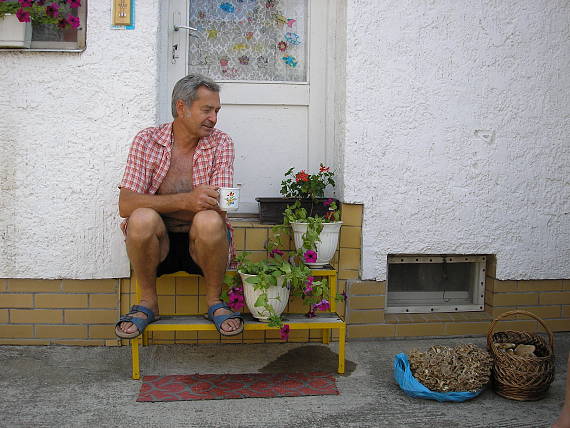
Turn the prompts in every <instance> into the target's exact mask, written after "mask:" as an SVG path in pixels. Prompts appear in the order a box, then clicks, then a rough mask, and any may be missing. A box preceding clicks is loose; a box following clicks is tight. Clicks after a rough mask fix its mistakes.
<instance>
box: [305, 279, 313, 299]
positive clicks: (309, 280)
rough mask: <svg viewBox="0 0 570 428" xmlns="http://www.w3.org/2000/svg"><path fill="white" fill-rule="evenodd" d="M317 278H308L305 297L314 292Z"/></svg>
mask: <svg viewBox="0 0 570 428" xmlns="http://www.w3.org/2000/svg"><path fill="white" fill-rule="evenodd" d="M314 279H315V278H313V277H312V276H310V277H308V278H307V283H306V284H307V286H306V287H305V290H304V293H305V295H308V294H309V293H310V292H311V291H313V281H314Z"/></svg>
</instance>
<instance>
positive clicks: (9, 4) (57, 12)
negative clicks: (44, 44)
mask: <svg viewBox="0 0 570 428" xmlns="http://www.w3.org/2000/svg"><path fill="white" fill-rule="evenodd" d="M80 6H81V0H47V1H46V0H18V1H12V0H11V1H6V0H0V18H3V17H4V15H7V14H12V15H14V14H15V15H16V17H17V18H18V20H19V21H20V22H33V23H36V24H48V25H53V26H55V27H58V28H60V29H66V28H78V27H79V25H80V24H81V23H80V20H79V18H78V17H77V16H76V14H74V10H75V9H77V8H79V7H80Z"/></svg>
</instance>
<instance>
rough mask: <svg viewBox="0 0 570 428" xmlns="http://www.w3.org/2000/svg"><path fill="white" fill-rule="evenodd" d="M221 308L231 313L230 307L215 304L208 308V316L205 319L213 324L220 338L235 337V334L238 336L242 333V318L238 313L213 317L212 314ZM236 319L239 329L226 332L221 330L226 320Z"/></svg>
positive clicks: (221, 303)
mask: <svg viewBox="0 0 570 428" xmlns="http://www.w3.org/2000/svg"><path fill="white" fill-rule="evenodd" d="M220 308H223V309H227V310H228V311H231V309H230V307H229V306H228V305H226V304H225V303H224V302H220V303H216V304H215V305H212V306H210V307H209V308H208V316H207V318H208V319H209V320H210V321H212V322H213V323H214V325H215V326H216V330H218V333H220V334H221V335H222V336H235V335H236V334H240V333H241V332H242V331H243V323H244V321H243V317H242V316H241V315H240V313H239V312H232V313H231V314H224V315H216V316H214V312H216V311H217V310H218V309H220ZM232 318H238V319H239V320H240V321H241V324H240V327H239V328H238V329H237V330H233V331H226V330H224V329H223V328H222V323H223V322H224V321H226V320H229V319H232Z"/></svg>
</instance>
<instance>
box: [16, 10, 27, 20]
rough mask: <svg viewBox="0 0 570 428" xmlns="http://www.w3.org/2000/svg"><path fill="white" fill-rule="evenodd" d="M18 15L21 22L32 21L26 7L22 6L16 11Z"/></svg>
mask: <svg viewBox="0 0 570 428" xmlns="http://www.w3.org/2000/svg"><path fill="white" fill-rule="evenodd" d="M16 17H17V18H18V21H20V22H30V14H29V12H26V11H25V10H24V9H22V8H20V9H18V10H17V11H16Z"/></svg>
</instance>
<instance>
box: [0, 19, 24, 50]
mask: <svg viewBox="0 0 570 428" xmlns="http://www.w3.org/2000/svg"><path fill="white" fill-rule="evenodd" d="M31 43H32V23H31V22H20V21H18V18H17V17H16V15H11V14H6V15H4V16H3V17H2V18H0V48H29V47H30V44H31Z"/></svg>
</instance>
